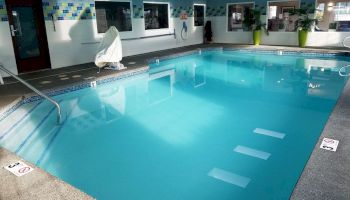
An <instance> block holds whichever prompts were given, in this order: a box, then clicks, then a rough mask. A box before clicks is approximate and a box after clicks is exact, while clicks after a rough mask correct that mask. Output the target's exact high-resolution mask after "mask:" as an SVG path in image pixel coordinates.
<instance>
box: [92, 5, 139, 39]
mask: <svg viewBox="0 0 350 200" xmlns="http://www.w3.org/2000/svg"><path fill="white" fill-rule="evenodd" d="M95 6H96V20H97V30H98V32H99V33H105V32H106V31H107V30H108V28H109V27H110V26H115V27H116V28H117V29H118V30H119V31H121V32H122V31H132V25H131V9H130V2H111V1H108V2H107V1H96V2H95Z"/></svg>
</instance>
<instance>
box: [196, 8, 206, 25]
mask: <svg viewBox="0 0 350 200" xmlns="http://www.w3.org/2000/svg"><path fill="white" fill-rule="evenodd" d="M195 6H203V9H204V10H203V25H202V26H196V24H195V17H194V7H195ZM206 7H207V5H206V4H201V3H194V4H193V26H194V27H204V25H205V19H206V18H205V16H206V14H207V10H206Z"/></svg>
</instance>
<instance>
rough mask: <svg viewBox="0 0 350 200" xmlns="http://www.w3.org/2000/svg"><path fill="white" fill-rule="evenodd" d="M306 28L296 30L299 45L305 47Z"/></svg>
mask: <svg viewBox="0 0 350 200" xmlns="http://www.w3.org/2000/svg"><path fill="white" fill-rule="evenodd" d="M307 34H308V31H307V30H299V31H298V39H299V47H305V45H306V41H307Z"/></svg>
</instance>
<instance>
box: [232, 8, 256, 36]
mask: <svg viewBox="0 0 350 200" xmlns="http://www.w3.org/2000/svg"><path fill="white" fill-rule="evenodd" d="M253 7H254V4H253V3H246V4H229V5H228V7H227V9H228V12H227V14H228V16H227V17H228V26H227V27H228V28H227V30H228V31H237V30H239V29H243V30H248V28H247V27H245V26H244V25H243V20H244V18H245V17H244V16H245V15H248V14H251V12H250V10H251V9H253Z"/></svg>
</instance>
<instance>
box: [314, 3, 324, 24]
mask: <svg viewBox="0 0 350 200" xmlns="http://www.w3.org/2000/svg"><path fill="white" fill-rule="evenodd" d="M324 5H325V4H324V3H320V4H318V6H317V8H316V11H315V12H316V13H315V19H317V20H318V21H322V20H323V15H324Z"/></svg>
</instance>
